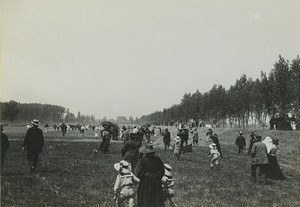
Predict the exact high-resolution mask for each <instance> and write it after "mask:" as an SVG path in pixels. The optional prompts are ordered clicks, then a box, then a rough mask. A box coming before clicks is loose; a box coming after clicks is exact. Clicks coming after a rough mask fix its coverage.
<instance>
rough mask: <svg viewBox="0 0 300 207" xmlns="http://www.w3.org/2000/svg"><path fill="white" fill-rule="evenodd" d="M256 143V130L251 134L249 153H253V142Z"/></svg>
mask: <svg viewBox="0 0 300 207" xmlns="http://www.w3.org/2000/svg"><path fill="white" fill-rule="evenodd" d="M254 143H255V134H254V132H251V134H250V141H249V147H248V154H249V155H251V150H252V147H253V144H254Z"/></svg>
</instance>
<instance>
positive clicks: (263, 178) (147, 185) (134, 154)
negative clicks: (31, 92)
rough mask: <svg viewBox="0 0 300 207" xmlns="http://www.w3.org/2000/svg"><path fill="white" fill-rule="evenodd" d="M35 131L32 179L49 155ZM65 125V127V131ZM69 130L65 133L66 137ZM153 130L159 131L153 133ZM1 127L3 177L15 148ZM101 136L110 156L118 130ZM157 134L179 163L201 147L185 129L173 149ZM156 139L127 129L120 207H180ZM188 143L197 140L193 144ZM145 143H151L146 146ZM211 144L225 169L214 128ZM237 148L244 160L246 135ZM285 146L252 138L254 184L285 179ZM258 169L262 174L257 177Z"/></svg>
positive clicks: (30, 134) (105, 128)
mask: <svg viewBox="0 0 300 207" xmlns="http://www.w3.org/2000/svg"><path fill="white" fill-rule="evenodd" d="M31 125H32V126H31V127H29V128H28V130H27V131H26V135H25V137H24V142H23V150H26V151H27V160H28V164H29V169H30V172H31V173H36V169H37V164H38V160H39V155H40V153H41V152H42V151H43V147H44V136H43V131H42V130H41V129H40V128H39V127H38V126H39V121H38V120H36V119H34V120H32V121H31ZM61 126H63V125H60V127H61ZM66 129H67V126H66V125H65V126H63V127H61V130H62V131H63V136H64V133H65V131H66ZM152 129H153V128H152ZM2 131H3V125H1V171H2V168H3V163H4V157H5V152H6V151H7V149H8V148H9V141H8V138H7V136H6V135H5V134H4V133H2ZM98 131H99V134H100V136H101V138H102V141H101V144H100V145H99V147H98V148H97V149H94V152H95V153H97V152H99V151H100V152H102V153H109V146H110V140H111V139H112V134H113V131H114V130H113V126H111V125H109V124H102V126H101V128H99V130H98ZM157 133H159V134H160V135H161V136H162V140H163V143H164V150H169V149H172V150H173V152H174V155H175V157H176V159H177V160H180V157H181V155H182V154H183V153H185V152H186V151H185V150H186V149H187V147H188V146H192V145H194V146H198V140H199V133H198V131H197V128H194V129H193V128H191V129H190V128H189V127H186V126H185V127H180V128H178V133H177V134H176V136H175V138H174V141H173V145H172V146H171V133H170V132H169V129H168V128H165V129H164V130H163V131H162V130H161V129H158V128H157ZM151 135H152V136H155V135H156V136H157V134H156V132H154V133H153V132H152V130H151V129H150V127H149V126H145V127H138V126H134V127H133V128H130V127H128V128H126V127H125V126H123V127H122V128H121V134H120V138H121V139H122V140H123V146H122V149H121V156H122V160H121V161H120V162H118V163H115V164H114V168H115V169H116V170H117V171H118V175H117V178H116V182H115V185H114V198H115V201H116V206H120V205H121V204H122V203H123V202H124V201H126V200H128V203H129V206H133V205H134V198H135V194H137V206H139V207H152V206H153V207H154V206H155V207H160V206H164V203H165V202H166V201H167V200H168V201H169V203H170V205H171V206H177V205H176V204H175V200H174V195H175V194H174V188H173V187H174V183H175V180H174V178H173V176H172V172H171V171H172V167H171V166H170V165H169V164H166V163H163V162H162V160H161V159H160V158H159V157H158V156H156V155H155V152H156V149H155V148H154V146H153V144H152V141H151ZM188 140H192V143H189V141H188ZM143 141H144V142H145V143H146V144H144V146H143ZM205 141H206V142H209V143H210V144H208V147H209V153H208V155H209V156H210V157H211V161H210V167H211V169H214V168H215V167H218V168H222V167H223V166H222V165H221V158H223V155H222V151H221V146H220V142H219V139H218V134H216V133H213V130H212V128H209V129H208V131H207V132H206V139H205ZM235 145H236V146H237V147H238V151H237V153H238V154H243V153H244V151H245V148H246V138H245V137H244V135H243V132H242V131H240V132H239V133H238V134H237V137H236V140H235ZM278 145H279V140H277V139H272V138H271V137H269V136H268V137H266V138H265V139H264V140H262V136H260V135H256V134H255V133H254V132H252V133H251V134H250V140H249V146H248V154H249V155H251V180H252V181H253V182H260V183H268V181H269V180H273V179H276V180H282V179H285V177H284V175H283V173H282V171H281V169H280V167H279V165H278V162H277V158H276V152H277V147H278ZM257 169H259V173H258V176H257ZM135 184H138V189H137V193H135V192H134V189H135V188H134V187H133V186H134V185H135Z"/></svg>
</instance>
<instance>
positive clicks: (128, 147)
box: [121, 139, 140, 163]
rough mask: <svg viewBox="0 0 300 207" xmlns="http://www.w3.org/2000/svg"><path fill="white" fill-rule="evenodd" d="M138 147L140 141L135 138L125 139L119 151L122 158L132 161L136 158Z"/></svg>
mask: <svg viewBox="0 0 300 207" xmlns="http://www.w3.org/2000/svg"><path fill="white" fill-rule="evenodd" d="M139 148H140V142H139V141H135V140H132V139H130V140H127V141H126V142H125V145H124V146H123V148H122V150H121V153H122V157H124V160H126V161H127V162H129V163H132V162H133V161H134V160H137V159H138V155H139V153H138V149H139Z"/></svg>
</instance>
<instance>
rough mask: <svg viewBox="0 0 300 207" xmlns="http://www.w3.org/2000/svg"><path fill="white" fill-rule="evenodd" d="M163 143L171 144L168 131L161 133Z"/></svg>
mask: <svg viewBox="0 0 300 207" xmlns="http://www.w3.org/2000/svg"><path fill="white" fill-rule="evenodd" d="M163 142H164V143H170V142H171V134H170V132H169V131H165V132H164V133H163Z"/></svg>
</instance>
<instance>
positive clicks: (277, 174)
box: [267, 155, 285, 180]
mask: <svg viewBox="0 0 300 207" xmlns="http://www.w3.org/2000/svg"><path fill="white" fill-rule="evenodd" d="M268 158H269V162H270V165H269V169H268V173H267V178H269V179H271V180H284V179H285V177H284V175H283V173H282V171H281V169H280V167H279V165H278V162H277V158H276V156H272V155H268Z"/></svg>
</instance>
